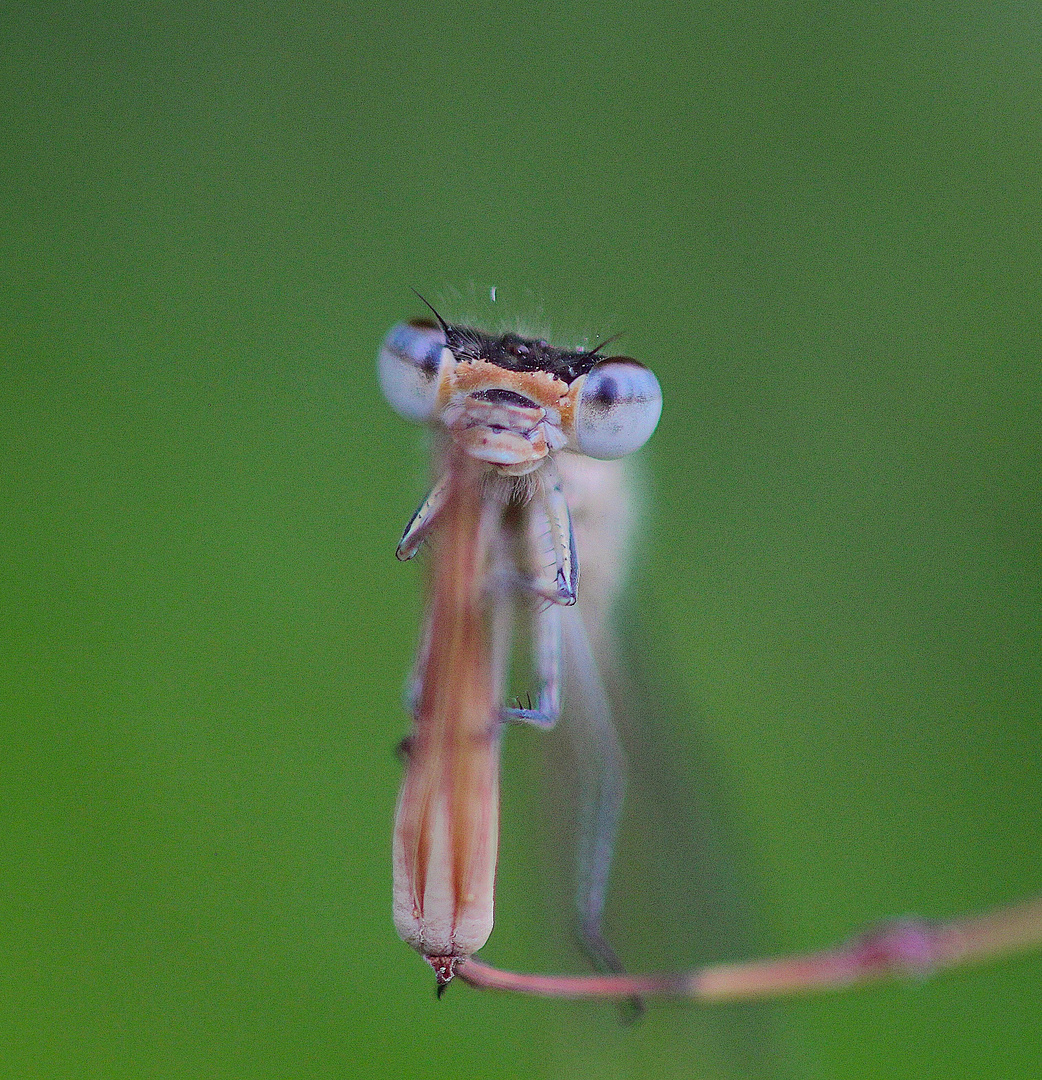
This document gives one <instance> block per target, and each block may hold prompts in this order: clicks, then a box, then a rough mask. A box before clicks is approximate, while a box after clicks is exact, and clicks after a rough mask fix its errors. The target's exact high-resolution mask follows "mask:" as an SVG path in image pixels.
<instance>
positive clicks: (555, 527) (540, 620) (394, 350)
mask: <svg viewBox="0 0 1042 1080" xmlns="http://www.w3.org/2000/svg"><path fill="white" fill-rule="evenodd" d="M379 374H380V385H381V387H382V389H383V392H384V394H385V396H386V397H387V399H388V401H389V402H390V403H391V405H392V406H393V407H394V408H395V409H396V410H397V411H398V412H399V413H400V414H401V415H403V416H404V417H406V418H407V419H409V420H414V421H421V422H426V423H429V424H430V425H431V426H432V427H433V429H434V439H435V480H434V486H433V488H432V489H431V492H430V494H429V495H428V496H427V497H426V499H424V501H423V503H422V504H421V505H420V508H419V509H418V510H417V511H416V513H415V515H414V516H413V518H412V520H411V521H410V522H409V524H408V526H407V528H406V530H405V534H404V536H403V537H402V540H401V543H400V544H399V545H398V551H397V554H398V558H400V559H409V558H411V557H412V556H413V555H414V554H416V552H417V550H418V549H419V547H420V545H421V544H422V543H423V542H424V541H425V540H428V539H429V540H430V541H431V544H430V546H431V547H432V549H433V550H432V555H431V574H430V579H429V584H428V592H429V596H428V610H427V617H426V622H425V624H424V628H423V631H422V635H421V642H420V650H419V656H418V659H417V662H416V666H415V669H414V672H413V676H412V680H411V684H410V688H409V698H410V702H411V706H412V713H413V731H412V734H411V735H410V736H409V737H408V739H407V740H406V741H405V743H404V744H403V749H404V750H405V755H406V757H407V762H408V763H407V768H406V775H405V780H404V783H403V786H402V791H401V794H400V796H399V800H398V810H397V820H396V823H395V833H394V918H395V925H396V926H397V929H398V932H399V934H401V936H402V938H403V939H404V940H405V941H407V942H408V943H409V944H410V945H412V946H414V947H415V948H416V949H417V950H419V952H420V953H421V954H422V955H423V956H424V957H426V959H427V960H428V961H429V962H430V964H431V965H432V967H433V968H434V970H435V973H436V974H437V977H438V980H439V983H440V984H444V983H446V982H448V980H449V979H451V978H452V976H453V975H454V973H455V971H456V967H457V965H458V964H459V962H460V961H462V960H465V959H466V958H467V957H469V956H470V955H471V954H472V953H474V952H475V951H476V950H477V949H479V948H481V946H482V945H484V943H485V941H486V940H487V938H488V936H489V933H490V932H491V929H492V910H493V884H494V878H495V868H496V852H497V842H498V828H499V823H498V764H499V746H500V739H501V735H502V731H503V728H504V725H505V723H507V722H510V721H516V722H524V723H528V724H532V725H535V726H537V727H543V728H547V727H551V726H552V725H553V724H554V723H555V722H556V720H557V718H558V715H559V712H560V709H561V687H562V675H561V672H562V654H563V650H564V649H567V651H568V653H569V661H570V666H571V667H572V669H573V670H577V671H578V672H579V676H578V677H577V678H576V679H574V682H575V683H576V686H577V688H578V690H579V691H581V692H582V697H583V698H584V700H576V701H574V702H572V703H571V707H572V708H574V709H577V710H580V711H585V713H586V715H587V716H588V717H589V720H590V723H591V724H592V725H593V726H594V727H595V728H596V729H597V730H598V731H599V732H600V733H601V734H602V737H603V738H602V744H601V748H600V749H599V751H598V752H597V754H596V755H595V757H596V760H597V761H598V762H599V763H600V767H599V769H598V773H599V775H597V776H595V777H594V778H593V781H592V783H591V784H590V785H589V786H590V788H591V795H592V801H591V804H590V807H589V811H588V818H589V820H588V823H587V827H586V828H584V829H583V830H582V835H581V840H580V843H581V851H580V855H579V868H580V869H579V888H578V896H579V901H578V906H579V914H580V927H581V932H582V936H583V938H584V940H585V942H586V944H587V946H588V948H589V949H590V951H591V952H592V953H593V955H594V956H595V958H596V959H597V960H598V961H599V962H600V964H601V966H603V967H605V968H607V969H617V968H618V962H617V960H616V959H615V956H614V953H613V952H612V950H611V949H610V947H609V946H608V944H607V942H606V941H605V940H604V938H603V936H602V934H601V930H600V920H601V912H602V909H603V906H604V899H605V889H606V883H607V874H608V865H609V863H610V858H611V847H612V840H613V835H614V831H615V826H616V823H617V819H618V814H619V807H620V803H621V794H622V792H621V767H620V755H619V752H618V749H617V744H616V743H615V741H614V733H613V732H612V730H611V728H610V720H609V718H608V716H607V708H606V703H605V698H604V694H603V690H602V689H601V686H600V681H599V678H598V675H597V672H596V669H595V667H594V662H593V659H592V655H591V653H590V648H589V644H588V638H589V630H588V628H587V626H586V625H585V624H584V622H583V616H582V613H581V605H579V606H576V601H577V599H578V595H579V561H578V560H579V557H580V556H581V555H582V552H580V551H579V550H578V545H577V543H576V529H575V528H574V527H573V515H572V512H571V511H570V509H569V502H570V501H572V502H573V503H574V502H575V501H576V500H585V499H587V493H588V492H589V491H590V490H591V489H593V490H598V491H600V490H603V489H605V488H606V487H610V488H611V489H612V490H614V491H616V492H617V491H619V487H618V485H617V483H613V475H614V474H613V470H614V469H615V467H616V459H618V458H620V457H623V456H624V455H626V454H629V453H631V452H632V451H634V450H636V449H637V448H638V447H640V446H642V445H643V444H644V442H645V441H646V440H647V439H648V437H649V436H650V435H651V433H652V432H653V431H654V430H655V427H656V425H657V424H658V420H659V416H660V414H661V411H662V394H661V391H660V389H659V384H658V381H657V379H656V378H655V376H654V375H653V374H652V372H651V371H649V370H648V369H647V368H646V367H644V365H642V364H640V363H638V362H637V361H636V360H632V359H630V358H629V357H624V356H608V357H604V356H602V355H601V353H600V349H599V348H598V349H591V350H589V351H586V350H584V349H574V350H565V349H558V348H554V347H552V346H550V345H548V344H547V343H546V342H545V341H541V340H536V339H530V338H524V337H520V336H519V335H517V334H504V335H501V336H493V335H490V334H486V333H483V332H482V331H479V330H474V329H471V328H468V327H463V326H455V325H449V324H448V323H446V322H445V321H443V320H442V319H441V318H440V316H439V317H438V321H437V323H433V322H429V321H420V320H417V321H414V322H410V323H402V324H400V325H398V326H396V327H394V329H392V330H391V332H390V333H389V334H388V336H387V338H386V340H385V341H384V344H383V348H382V349H381V351H380V359H379ZM598 512H599V513H600V514H602V515H608V516H609V517H611V516H613V515H614V517H615V518H616V519H617V521H616V531H617V530H619V529H621V528H622V527H623V523H624V521H625V518H626V513H627V511H626V507H625V506H624V505H622V504H621V502H619V501H618V500H615V504H614V505H611V504H609V505H604V504H603V500H602V505H601V506H600V507H599V508H598ZM590 607H591V613H592V612H594V611H595V610H596V606H595V605H593V604H591V605H590ZM515 611H516V612H518V613H521V614H522V615H523V616H524V617H525V618H527V620H528V621H529V622H530V624H531V628H532V641H533V648H532V654H533V665H534V668H535V676H536V679H537V682H538V690H537V699H536V701H535V702H534V703H532V702H531V701H529V702H527V703H526V704H524V705H522V704H521V703H520V702H519V703H518V704H517V706H516V707H512V708H508V707H506V706H505V704H504V703H503V700H502V699H503V685H504V679H505V675H506V672H507V667H508V664H509V652H510V643H511V641H512V638H513V630H514V628H513V622H514V615H515ZM595 632H599V631H597V630H596V628H595Z"/></svg>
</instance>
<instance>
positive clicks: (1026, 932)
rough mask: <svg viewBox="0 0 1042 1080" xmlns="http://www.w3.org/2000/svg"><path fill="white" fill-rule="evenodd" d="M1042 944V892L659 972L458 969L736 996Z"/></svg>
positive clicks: (541, 982) (697, 996) (631, 992)
mask: <svg viewBox="0 0 1042 1080" xmlns="http://www.w3.org/2000/svg"><path fill="white" fill-rule="evenodd" d="M1040 946H1042V897H1038V898H1036V899H1033V900H1029V901H1027V902H1025V903H1022V904H1015V905H1011V906H1009V907H1003V908H998V909H996V910H994V911H991V912H987V913H986V914H983V915H974V916H970V917H967V918H963V919H955V920H952V921H951V922H947V923H929V922H926V921H924V920H920V919H902V920H900V921H895V922H890V923H885V924H883V925H881V926H878V927H875V928H873V929H871V930H869V931H868V932H867V933H865V934H862V935H861V936H860V937H858V938H856V939H854V940H853V941H850V942H847V943H846V944H843V945H839V946H836V947H834V948H831V949H823V950H821V951H820V952H814V953H806V954H803V955H799V956H787V957H778V958H775V959H767V960H751V961H746V962H744V963H738V964H715V965H712V966H710V967H704V968H695V969H693V970H691V971H687V972H678V973H673V974H663V975H525V974H522V973H520V972H514V971H503V970H501V969H499V968H494V967H491V966H489V965H488V964H484V963H482V962H481V961H480V960H475V959H473V958H470V959H468V960H466V961H464V962H462V963H460V964H459V966H458V967H457V969H456V970H457V974H458V975H459V978H461V979H462V980H463V981H464V982H466V983H469V984H470V985H471V986H475V987H479V988H483V989H489V990H508V991H513V992H515V993H520V994H536V995H539V996H541V997H560V998H575V999H584V998H585V999H593V998H612V999H615V998H629V997H635V996H636V997H673V998H685V999H688V1000H692V1001H704V1002H711V1001H735V1000H743V999H744V1000H750V999H754V998H770V997H780V996H784V995H788V994H799V993H813V992H815V991H825V990H843V989H846V988H847V987H850V986H856V985H860V984H863V983H869V982H878V981H881V980H884V979H888V978H894V977H900V976H913V977H918V978H922V977H925V976H926V975H929V974H932V973H933V972H934V971H939V970H941V969H943V968H949V967H956V966H960V965H963V964H973V963H981V962H984V961H986V960H990V959H992V958H993V957H997V956H1001V955H1004V954H1011V953H1017V952H1024V951H1027V950H1029V949H1034V948H1038V947H1040Z"/></svg>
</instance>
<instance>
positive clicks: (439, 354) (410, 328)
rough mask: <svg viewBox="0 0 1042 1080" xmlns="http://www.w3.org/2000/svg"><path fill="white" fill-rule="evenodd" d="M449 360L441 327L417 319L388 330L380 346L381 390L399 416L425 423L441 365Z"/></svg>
mask: <svg viewBox="0 0 1042 1080" xmlns="http://www.w3.org/2000/svg"><path fill="white" fill-rule="evenodd" d="M451 359H452V353H451V351H450V350H449V349H447V348H446V346H445V333H444V331H443V330H442V329H441V327H438V326H435V325H434V324H433V323H430V322H427V321H426V320H425V319H416V320H413V321H410V322H403V323H398V324H397V325H396V326H393V327H391V329H390V331H389V332H388V334H387V337H385V338H384V341H383V344H382V345H381V346H380V357H379V360H378V361H377V372H378V375H379V379H380V389H381V390H382V391H383V395H384V397H385V398H386V399H387V402H388V404H389V405H390V406H391V408H392V409H394V411H395V412H396V413H398V415H399V416H404V417H405V419H406V420H413V421H415V422H416V423H420V424H422V423H425V422H426V421H428V420H430V419H431V418H432V417H433V416H434V410H435V408H436V406H437V404H438V384H439V382H440V381H441V371H442V367H443V365H444V363H445V362H446V361H447V360H451Z"/></svg>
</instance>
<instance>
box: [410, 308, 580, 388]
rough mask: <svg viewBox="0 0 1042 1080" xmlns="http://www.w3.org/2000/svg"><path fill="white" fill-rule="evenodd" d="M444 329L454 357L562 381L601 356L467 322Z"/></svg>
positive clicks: (569, 379) (573, 379)
mask: <svg viewBox="0 0 1042 1080" xmlns="http://www.w3.org/2000/svg"><path fill="white" fill-rule="evenodd" d="M421 299H422V298H421ZM444 330H445V341H446V343H447V344H448V346H449V348H450V349H451V350H452V351H453V353H454V354H455V356H456V358H457V359H458V360H461V361H466V360H487V361H488V362H489V363H491V364H496V365H497V366H498V367H501V368H505V369H506V370H507V371H546V372H549V373H550V374H551V375H553V376H555V377H556V378H558V379H561V380H562V381H563V382H566V383H573V382H575V380H576V379H578V378H579V376H580V375H585V374H586V373H587V372H588V371H589V370H590V368H592V367H593V366H594V364H596V363H598V362H599V361H600V360H601V357H599V356H597V355H596V350H595V351H594V352H585V351H584V350H583V349H558V348H555V347H554V346H553V345H548V344H547V343H546V342H545V341H542V340H540V339H539V338H525V337H521V335H520V334H503V335H502V336H501V337H493V336H492V335H491V334H486V333H484V332H482V331H481V330H475V329H473V328H472V327H469V326H446V327H444ZM526 404H527V403H526Z"/></svg>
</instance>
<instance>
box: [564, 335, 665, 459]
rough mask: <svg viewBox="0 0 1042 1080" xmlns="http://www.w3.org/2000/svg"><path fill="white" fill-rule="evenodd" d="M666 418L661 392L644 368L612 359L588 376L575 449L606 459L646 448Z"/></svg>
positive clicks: (581, 391) (578, 411)
mask: <svg viewBox="0 0 1042 1080" xmlns="http://www.w3.org/2000/svg"><path fill="white" fill-rule="evenodd" d="M661 415H662V389H661V387H660V386H659V384H658V379H656V378H655V376H654V374H653V373H652V372H651V371H649V370H648V368H646V367H645V366H644V365H643V364H641V363H640V362H639V361H637V360H631V359H630V358H629V357H628V356H609V357H606V358H605V359H604V360H602V361H601V362H600V363H599V364H596V365H595V366H594V367H592V368H591V369H590V371H589V372H588V373H587V374H586V375H584V376H583V384H582V386H581V387H580V388H579V396H578V399H577V400H576V402H575V423H574V431H575V445H576V449H578V450H579V451H580V452H581V453H583V454H586V455H588V456H589V457H592V458H601V459H602V460H607V459H610V458H620V457H625V455H626V454H631V453H633V451H634V450H637V449H639V448H640V447H642V446H643V445H644V444H645V443H646V442H647V441H648V439H649V438H650V437H651V433H652V432H653V431H654V430H655V427H656V425H657V424H658V420H659V417H660V416H661Z"/></svg>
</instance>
